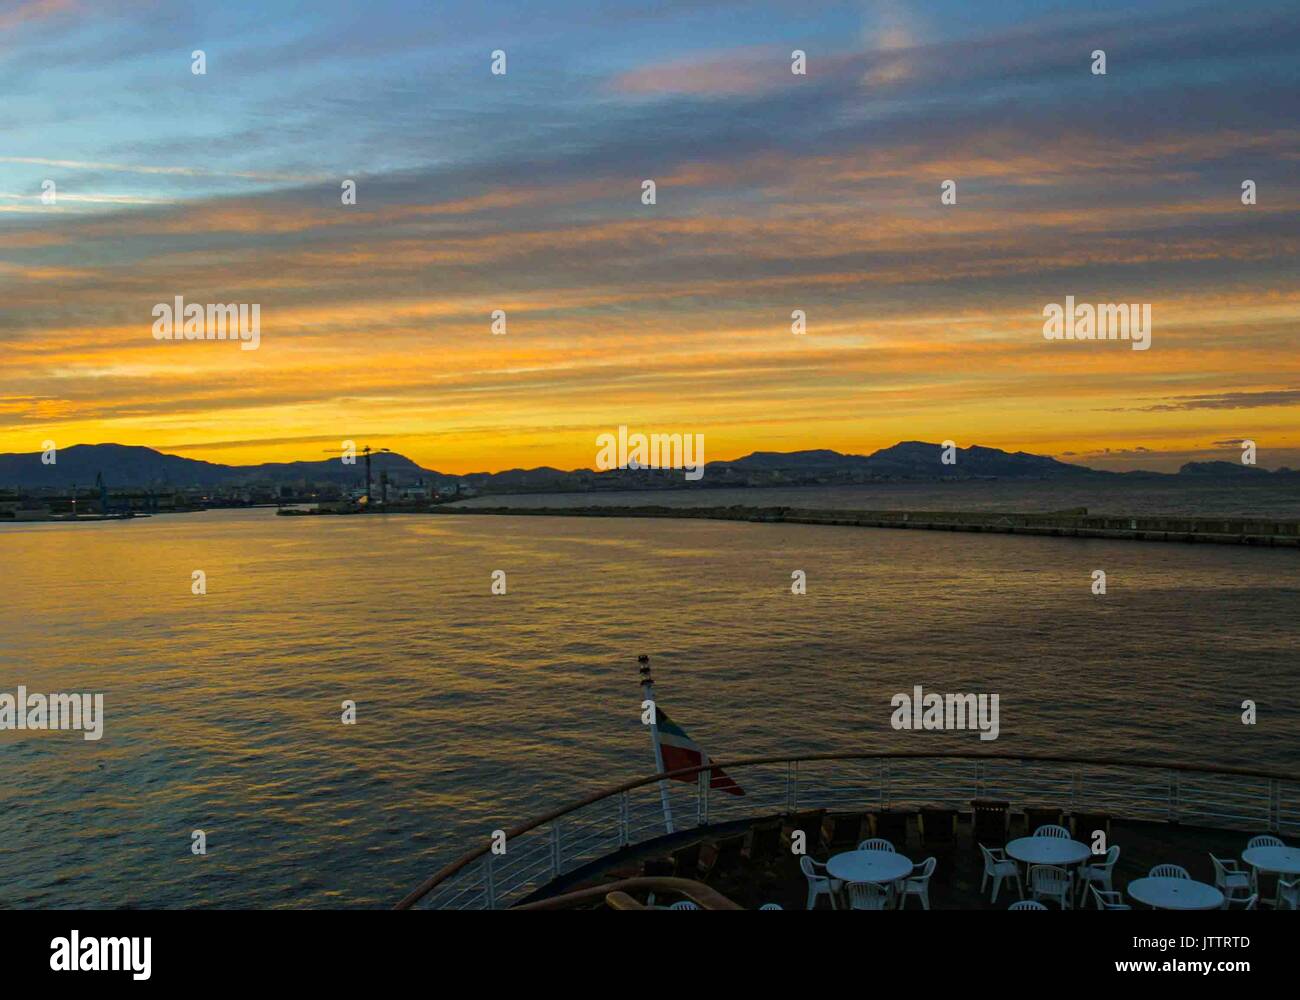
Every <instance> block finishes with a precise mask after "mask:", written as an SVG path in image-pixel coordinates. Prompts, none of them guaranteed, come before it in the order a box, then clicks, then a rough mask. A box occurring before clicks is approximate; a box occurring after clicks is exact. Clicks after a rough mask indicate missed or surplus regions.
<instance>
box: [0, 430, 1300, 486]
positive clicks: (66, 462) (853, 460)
mask: <svg viewBox="0 0 1300 1000" xmlns="http://www.w3.org/2000/svg"><path fill="white" fill-rule="evenodd" d="M942 455H943V448H942V446H941V445H937V444H931V443H929V442H926V441H901V442H899V443H898V444H896V445H893V446H891V447H889V448H882V449H880V450H879V451H876V452H873V453H872V454H870V455H846V454H842V453H841V452H838V451H832V450H830V449H827V448H818V449H811V450H806V451H791V452H779V451H756V452H753V453H752V454H749V455H745V456H744V457H742V458H736V459H731V460H728V461H717V462H709V463H708V464H707V466H706V467H705V474H704V477H703V479H701V480H699V481H698V482H692V481H688V480H686V479H685V477H684V476H683V474H682V472H681V470H666V469H611V470H608V471H605V472H594V471H592V470H590V469H574V470H572V471H568V472H566V471H564V470H562V469H554V468H550V467H549V466H542V467H540V468H536V469H508V470H506V471H504V472H476V473H470V474H468V475H464V476H451V475H447V474H445V473H441V472H437V471H435V470H432V469H425V468H422V467H421V466H419V465H418V464H416V463H415V462H413V461H412V460H411V459H409V458H407V457H406V456H404V455H399V454H396V453H394V452H376V453H375V454H374V455H372V456H371V465H372V470H373V474H374V476H375V479H376V480H378V479H379V477H380V476H381V475H382V474H383V473H384V472H387V473H388V475H389V479H390V480H391V481H392V482H394V483H395V484H398V485H402V484H406V483H409V482H413V481H415V480H417V479H419V480H423V481H424V482H426V483H433V484H435V485H438V486H440V487H446V486H449V485H450V484H451V483H453V482H460V483H462V484H463V485H465V486H469V487H472V488H473V489H476V490H479V491H482V492H487V493H511V492H514V493H540V492H574V491H577V492H581V491H584V490H622V489H668V488H682V487H686V486H701V487H710V486H746V485H748V486H766V485H785V486H789V485H819V484H822V485H825V484H838V483H862V482H876V481H891V480H922V481H924V480H941V479H1064V478H1071V479H1073V478H1078V477H1084V476H1107V477H1113V476H1121V475H1122V476H1164V475H1166V474H1164V473H1154V472H1146V473H1112V472H1100V471H1097V470H1095V469H1089V468H1087V467H1086V466H1082V465H1071V464H1069V463H1066V462H1060V461H1057V460H1056V459H1054V458H1051V457H1049V456H1046V455H1031V454H1029V453H1028V452H1023V451H1016V452H1008V451H1002V450H1001V449H999V448H982V447H980V446H979V445H972V446H971V447H969V448H958V449H956V458H957V460H956V462H955V463H954V464H952V465H944V464H943V462H942ZM100 472H102V473H103V476H104V481H105V483H106V484H107V485H108V486H109V488H111V489H120V488H125V487H134V488H168V487H170V488H187V487H199V488H209V487H215V486H242V485H248V484H254V483H259V484H271V485H286V484H287V485H293V484H297V483H301V482H303V481H306V482H308V483H317V484H324V483H334V484H337V485H340V486H344V485H356V484H358V483H359V482H360V481H361V480H362V478H363V477H364V476H365V459H364V457H363V456H361V455H358V456H357V461H356V464H355V465H344V464H343V462H342V461H341V460H340V459H339V458H337V457H335V458H328V459H320V460H316V461H305V462H265V463H262V464H260V465H222V464H219V463H216V462H204V461H200V460H198V459H192V458H181V457H180V456H178V455H167V454H164V453H163V452H160V451H155V450H154V449H152V448H143V447H138V446H133V445H120V444H83V445H73V446H71V447H68V448H63V449H61V450H59V451H58V452H57V460H56V462H55V464H53V465H45V464H43V463H42V462H41V453H40V452H29V453H27V454H6V455H0V488H5V489H15V488H18V489H34V488H35V489H39V488H56V489H67V488H68V487H70V486H72V485H73V484H74V483H75V484H76V485H78V486H80V487H84V488H90V487H92V486H93V485H94V482H95V476H96V474H97V473H100ZM1178 474H1179V475H1180V476H1183V477H1196V478H1205V477H1223V478H1227V477H1240V476H1242V475H1287V474H1289V472H1288V470H1281V469H1279V470H1278V471H1277V472H1276V473H1269V472H1268V471H1267V470H1265V469H1260V468H1258V467H1256V466H1246V465H1241V464H1239V463H1236V462H1188V463H1187V464H1186V465H1184V466H1183V467H1182V468H1181V469H1180V470H1179V473H1178Z"/></svg>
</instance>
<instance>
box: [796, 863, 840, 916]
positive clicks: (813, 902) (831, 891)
mask: <svg viewBox="0 0 1300 1000" xmlns="http://www.w3.org/2000/svg"><path fill="white" fill-rule="evenodd" d="M799 870H800V871H802V872H803V874H804V878H806V879H807V880H808V909H810V910H812V909H816V907H817V897H818V896H821V895H826V896H829V897H830V900H831V909H832V910H838V909H839V907H838V906H836V905H835V896H836V893H838V892H839V891H840V889H841V888H842V887H843V885H844V883H843V882H841V881H840V880H839V879H837V878H831V877H830V876H829V875H827V874H826V866H825V865H823V864H820V863H818V862H816V861H814V860H813V859H812V858H810V857H808V855H806V854H805V855H803V856H802V857H801V858H799Z"/></svg>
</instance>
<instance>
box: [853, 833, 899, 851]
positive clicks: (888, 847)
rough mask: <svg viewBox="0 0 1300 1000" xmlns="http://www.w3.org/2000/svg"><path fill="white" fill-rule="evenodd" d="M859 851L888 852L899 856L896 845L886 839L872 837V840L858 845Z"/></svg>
mask: <svg viewBox="0 0 1300 1000" xmlns="http://www.w3.org/2000/svg"><path fill="white" fill-rule="evenodd" d="M858 850H859V851H888V852H889V853H890V854H897V853H898V852H897V851H896V850H894V845H893V844H891V843H890V842H889V841H887V840H886V839H885V838H884V837H872V838H871V839H870V840H864V841H863V842H862V843H860V844H859V845H858Z"/></svg>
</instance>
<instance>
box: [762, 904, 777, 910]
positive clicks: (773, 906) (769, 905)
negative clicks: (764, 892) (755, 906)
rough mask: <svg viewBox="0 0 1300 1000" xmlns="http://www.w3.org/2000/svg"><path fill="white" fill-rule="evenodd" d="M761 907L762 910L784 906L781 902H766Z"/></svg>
mask: <svg viewBox="0 0 1300 1000" xmlns="http://www.w3.org/2000/svg"><path fill="white" fill-rule="evenodd" d="M759 909H760V910H780V909H782V906H781V904H780V903H764V904H763V905H762V906H760V907H759Z"/></svg>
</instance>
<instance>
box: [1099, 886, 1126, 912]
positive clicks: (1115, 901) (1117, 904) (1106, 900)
mask: <svg viewBox="0 0 1300 1000" xmlns="http://www.w3.org/2000/svg"><path fill="white" fill-rule="evenodd" d="M1088 891H1089V892H1091V893H1092V899H1093V902H1094V903H1096V904H1097V909H1099V910H1131V909H1133V907H1131V906H1129V905H1128V903H1126V902H1124V897H1123V896H1121V895H1120V894H1119V893H1118V892H1113V891H1111V890H1110V889H1098V888H1097V887H1096V886H1095V885H1090V886H1088Z"/></svg>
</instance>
